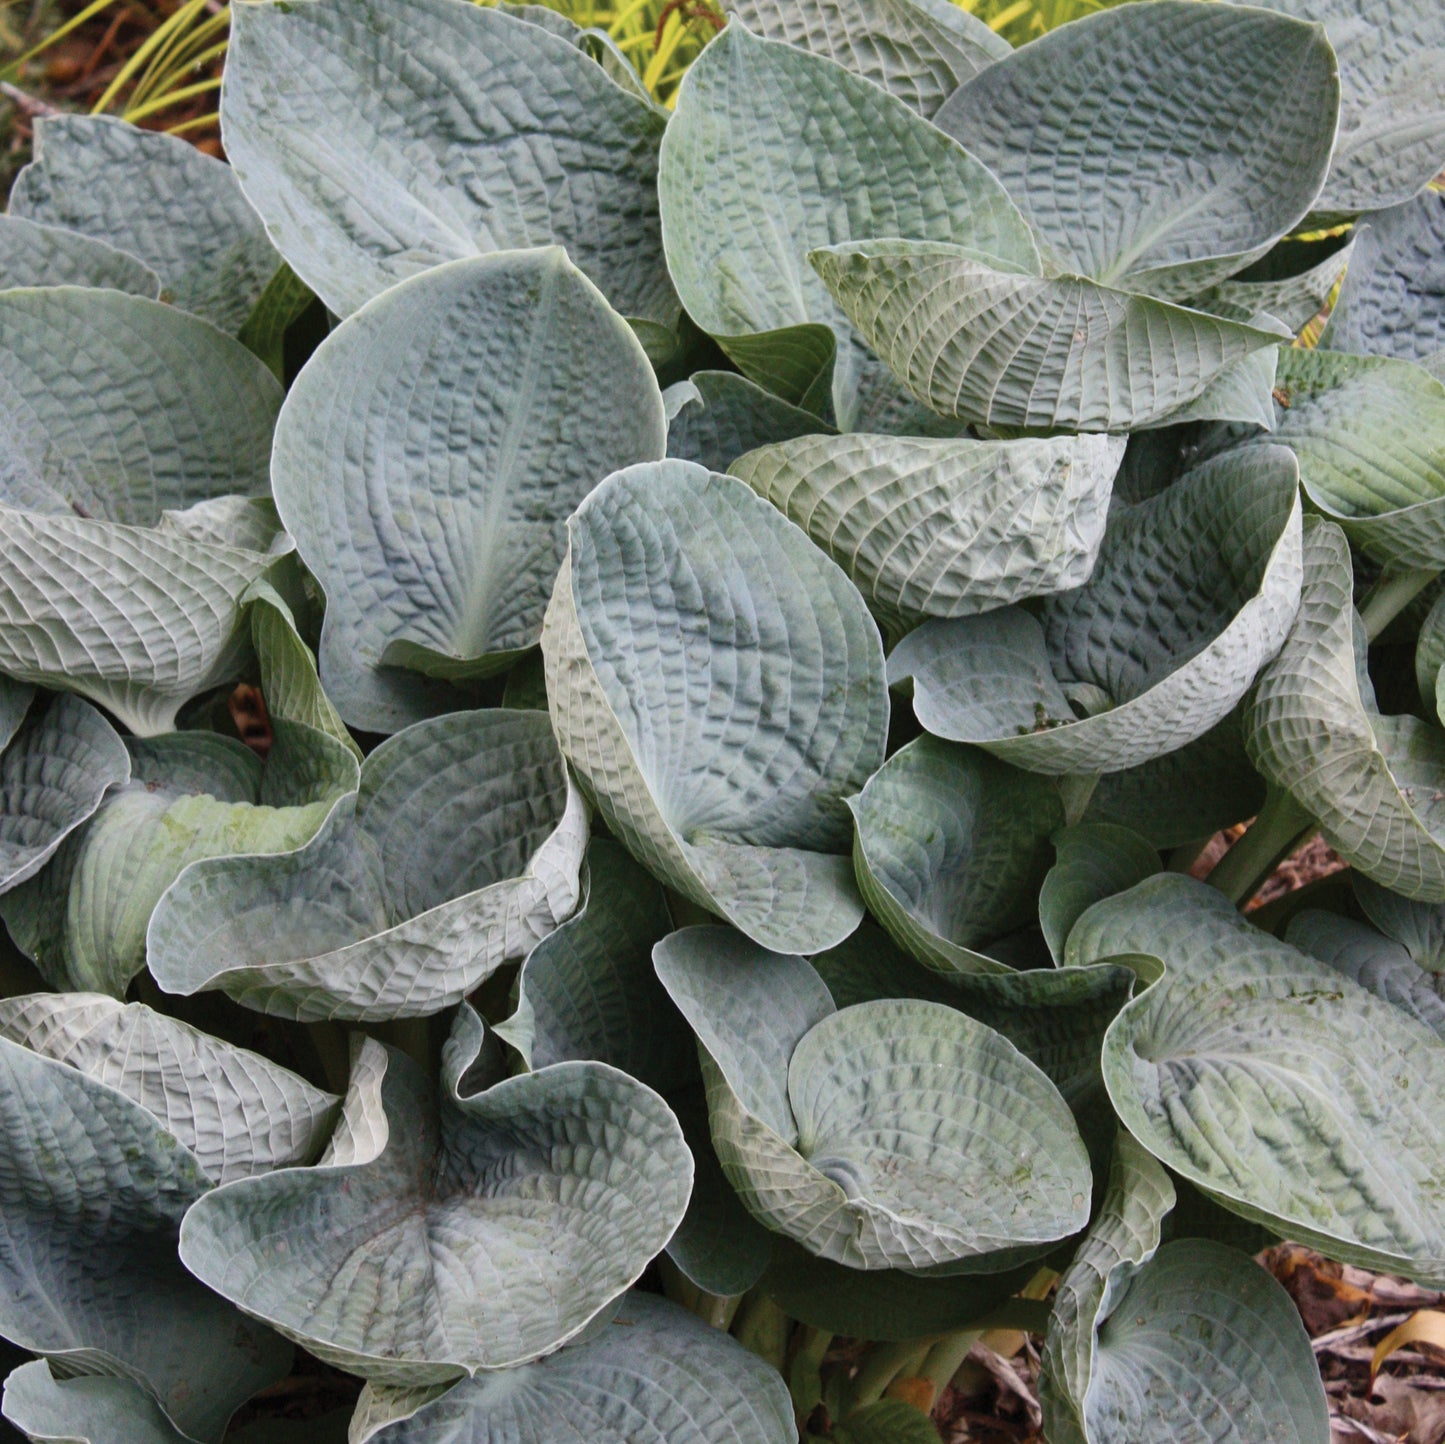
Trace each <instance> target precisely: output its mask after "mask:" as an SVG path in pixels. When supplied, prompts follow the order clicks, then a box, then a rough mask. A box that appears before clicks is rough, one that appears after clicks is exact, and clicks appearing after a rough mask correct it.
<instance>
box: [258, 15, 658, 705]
mask: <svg viewBox="0 0 1445 1444" xmlns="http://www.w3.org/2000/svg"><path fill="white" fill-rule="evenodd" d="M445 3H446V4H447V5H448V6H452V5H455V6H456V8H458V9H464V8H470V7H464V6H463V5H462V4H461V0H445ZM307 8H309V7H307ZM478 13H485V12H478ZM523 28H525V29H534V28H535V27H532V26H524V27H523ZM539 33H540V32H539ZM588 63H589V64H590V63H591V62H588ZM606 83H607V84H608V85H611V83H612V82H611V81H607V82H606ZM599 377H606V378H607V379H606V385H605V386H602V385H599V384H598V378H599ZM665 445H666V423H665V420H664V417H663V408H662V395H661V393H660V392H659V390H658V389H657V383H656V381H655V380H654V378H653V374H652V368H651V366H650V365H649V364H648V361H647V357H646V356H645V355H644V354H643V351H642V347H641V346H640V345H639V344H638V342H637V340H636V338H635V337H634V336H633V335H632V333H631V332H630V330H629V329H628V327H627V325H626V323H625V322H624V321H623V320H622V318H621V317H620V316H619V315H617V313H616V312H615V311H613V310H612V309H611V307H609V306H608V304H607V302H606V301H605V300H604V299H603V298H602V296H601V295H600V294H599V292H598V291H597V288H596V287H595V286H594V285H593V284H592V283H591V282H590V281H589V280H588V279H587V278H586V277H585V276H584V275H583V274H582V273H581V272H580V271H578V270H577V269H576V267H574V266H573V265H572V264H571V263H570V262H569V261H568V259H567V257H566V255H565V254H564V253H563V252H562V251H561V250H558V249H556V248H548V249H541V250H531V251H513V252H505V253H501V254H497V255H492V256H483V257H474V258H472V259H470V260H464V261H457V262H454V263H452V264H450V265H447V266H444V267H438V268H435V269H433V270H431V271H429V272H427V273H426V274H424V275H422V276H418V277H416V278H414V279H412V280H410V281H407V282H404V283H402V284H401V285H399V286H397V287H395V288H393V289H392V290H390V291H388V292H387V293H386V294H385V295H383V296H380V297H378V298H377V300H375V301H374V302H372V303H371V304H370V305H368V306H366V307H365V308H364V309H363V310H362V311H360V312H359V313H358V314H357V315H355V316H353V317H351V318H350V319H349V320H348V321H346V322H345V323H344V324H343V325H342V326H340V327H339V328H338V329H337V330H336V331H335V332H334V333H333V334H332V335H331V336H330V337H329V338H328V339H327V340H326V342H325V343H324V344H323V345H322V346H321V347H320V348H319V349H318V350H317V352H316V354H315V355H314V356H313V357H312V359H311V361H310V363H309V364H308V365H307V366H306V368H305V370H304V371H303V372H302V374H301V376H300V377H299V378H298V379H297V382H296V384H295V385H294V386H293V388H292V390H291V393H290V395H289V396H288V397H287V399H286V405H285V408H284V410H283V411H282V414H281V420H280V423H279V425H278V428H277V433H276V453H275V460H274V463H273V471H272V475H273V481H274V485H275V491H276V501H277V506H278V508H279V510H280V512H281V516H282V518H283V519H284V520H285V522H286V525H287V527H288V529H289V530H290V532H291V534H292V535H293V536H294V537H295V538H296V544H297V547H298V548H299V550H300V552H301V555H302V557H303V558H304V559H305V561H306V563H307V565H308V566H309V567H310V568H311V570H312V571H313V572H314V573H315V575H316V578H317V580H318V581H319V582H320V583H321V586H322V588H323V589H324V590H325V592H326V597H327V609H326V623H325V627H324V630H323V632H322V639H321V674H322V676H323V678H324V679H325V681H326V685H327V688H328V690H329V691H330V692H331V695H332V696H333V698H334V699H335V701H336V704H337V706H338V708H339V709H340V711H341V714H342V716H343V717H345V718H346V720H347V721H348V722H349V723H351V724H352V725H353V726H355V727H360V728H363V729H365V730H368V731H372V732H395V731H397V730H398V729H399V728H401V727H404V726H406V725H407V724H409V723H411V722H415V721H418V720H419V719H421V718H422V717H426V716H428V715H431V714H433V713H436V712H439V711H446V710H448V709H451V708H455V707H457V706H458V705H461V704H462V703H463V702H464V700H465V699H464V697H463V696H462V695H461V694H459V693H458V692H457V691H456V689H455V688H453V687H450V686H448V685H447V683H448V682H449V681H465V680H467V679H469V678H475V677H480V676H486V675H488V674H489V673H493V672H497V671H502V670H504V669H505V668H506V667H508V666H510V665H511V663H512V662H513V661H515V660H516V658H517V656H518V654H519V653H521V652H522V651H524V650H526V649H527V648H528V647H532V646H535V645H536V642H537V639H538V636H539V634H540V632H541V627H542V613H543V610H544V609H545V607H546V604H547V597H548V595H549V593H550V592H551V589H552V582H553V579H554V578H555V577H556V575H557V566H558V563H559V562H560V560H561V557H562V552H563V550H564V548H565V545H566V536H565V529H564V526H563V523H564V521H565V519H566V517H567V515H568V513H569V512H571V511H572V509H573V508H574V507H575V506H577V504H578V503H579V502H580V501H581V500H582V498H583V497H584V496H585V495H586V494H587V493H588V492H589V491H590V490H591V489H592V487H594V486H595V485H596V484H597V483H598V482H599V481H600V480H601V479H602V478H603V477H604V476H606V475H607V474H608V473H609V472H612V471H616V470H618V469H619V468H621V467H624V466H628V465H630V464H632V463H634V462H641V461H653V460H656V459H658V458H660V457H661V456H662V455H663V453H664V449H665Z"/></svg>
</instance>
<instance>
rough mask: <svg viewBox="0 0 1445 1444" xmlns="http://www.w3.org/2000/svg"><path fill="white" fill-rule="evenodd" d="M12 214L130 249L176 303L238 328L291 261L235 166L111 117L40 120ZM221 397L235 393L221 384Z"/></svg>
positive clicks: (226, 328) (218, 394)
mask: <svg viewBox="0 0 1445 1444" xmlns="http://www.w3.org/2000/svg"><path fill="white" fill-rule="evenodd" d="M10 214H11V215H12V216H23V217H26V218H28V219H29V220H32V221H42V222H44V223H45V224H47V225H52V226H63V227H64V228H65V229H66V230H70V231H78V232H80V233H81V234H82V235H86V236H90V237H92V238H93V239H95V240H97V241H104V242H106V243H107V244H108V245H110V246H113V247H115V248H116V249H117V250H120V251H125V252H128V253H129V254H130V255H132V256H134V257H135V258H136V259H137V260H138V261H140V262H141V263H142V264H144V265H145V266H147V267H149V268H150V270H151V271H153V272H154V273H155V274H156V275H157V276H159V277H160V279H161V284H162V285H163V286H164V287H165V294H166V298H167V299H168V300H170V301H172V302H174V303H175V305H177V306H179V307H180V308H181V310H183V311H190V312H191V313H192V314H194V315H197V316H203V317H204V318H205V319H206V320H208V321H211V322H213V323H214V324H215V325H217V326H219V327H220V328H221V329H222V330H223V331H229V332H230V333H231V334H232V335H234V334H235V333H236V332H237V331H239V330H240V329H241V326H242V325H243V323H244V322H245V320H246V318H247V316H249V315H250V313H251V309H252V307H253V306H254V305H255V304H256V302H257V300H258V299H259V298H260V296H261V293H262V291H264V290H265V288H266V284H267V282H268V281H270V279H271V277H272V275H273V274H274V273H275V271H276V268H277V266H278V265H279V264H280V259H281V258H280V257H279V256H278V255H277V254H276V251H275V249H274V248H273V246H272V245H271V242H270V241H269V240H268V239H267V237H266V229H265V227H264V226H263V225H262V224H261V218H260V217H259V216H258V215H257V214H256V213H255V211H253V210H252V209H251V207H250V206H249V205H248V204H247V201H246V198H245V196H243V195H242V194H241V187H240V186H239V185H237V184H236V176H235V174H234V172H233V171H232V170H231V167H230V166H228V165H225V164H223V163H222V162H221V161H218V160H213V159H212V158H211V157H210V156H208V155H203V154H202V153H201V152H200V151H198V150H197V149H196V148H195V146H193V145H191V144H189V143H188V142H187V141H184V140H182V139H180V138H179V137H178V136H173V135H164V134H161V133H160V132H158V131H153V130H142V129H140V128H139V127H138V126H134V125H129V124H127V123H126V122H125V121H123V120H117V119H115V118H114V117H113V116H108V115H55V116H45V117H42V118H41V119H40V120H39V121H37V122H36V127H35V160H34V161H33V163H32V164H30V165H28V166H26V168H25V169H24V170H23V171H21V172H20V174H19V176H17V177H16V180H15V187H14V189H13V190H12V191H11V192H10ZM87 284H95V283H94V282H87ZM106 284H110V283H108V282H107V283H106ZM127 289H129V288H127ZM212 394H213V395H214V396H216V397H219V398H226V397H227V392H226V391H225V389H224V388H223V387H220V386H218V387H217V389H216V390H215V391H214V392H213V393H212Z"/></svg>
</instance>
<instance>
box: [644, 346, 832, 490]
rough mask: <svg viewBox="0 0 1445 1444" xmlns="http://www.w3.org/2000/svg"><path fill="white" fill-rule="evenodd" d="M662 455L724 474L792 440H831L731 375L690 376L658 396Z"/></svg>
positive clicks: (807, 415) (796, 411)
mask: <svg viewBox="0 0 1445 1444" xmlns="http://www.w3.org/2000/svg"><path fill="white" fill-rule="evenodd" d="M663 401H664V402H665V403H666V405H667V454H668V455H669V456H670V457H674V458H675V459H677V460H678V461H695V462H697V464H698V465H699V466H705V467H707V469H708V470H709V471H726V470H727V469H728V468H729V467H730V466H731V465H732V464H733V462H734V461H736V460H737V459H738V457H740V456H741V455H742V454H743V453H744V452H746V451H753V450H755V449H756V448H757V447H759V446H769V445H772V444H773V443H774V442H780V441H790V440H792V438H793V437H795V436H812V437H817V436H819V435H824V434H831V433H832V430H833V428H832V427H831V426H829V425H828V424H827V422H825V421H823V420H821V419H820V418H819V417H817V416H815V415H814V414H813V413H812V412H811V411H804V410H803V409H802V408H801V407H798V406H793V405H790V404H789V403H788V402H786V401H784V400H783V399H782V398H781V397H779V396H774V395H773V394H772V392H771V391H765V390H764V389H763V388H762V387H761V386H759V385H758V383H757V382H756V381H749V380H748V378H747V377H746V376H740V375H739V374H738V373H737V372H736V371H694V372H693V373H692V375H691V376H689V377H688V378H687V380H686V381H679V382H677V383H676V384H675V385H672V386H669V387H668V388H667V390H666V391H665V392H663Z"/></svg>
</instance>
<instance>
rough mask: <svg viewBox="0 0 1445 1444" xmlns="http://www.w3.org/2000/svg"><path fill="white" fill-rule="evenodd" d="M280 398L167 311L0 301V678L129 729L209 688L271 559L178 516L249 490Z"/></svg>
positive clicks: (168, 718)
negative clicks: (74, 699)
mask: <svg viewBox="0 0 1445 1444" xmlns="http://www.w3.org/2000/svg"><path fill="white" fill-rule="evenodd" d="M280 402H281V388H280V386H279V385H278V384H277V382H276V380H275V378H274V377H273V376H272V375H271V374H270V373H269V372H268V371H267V370H266V368H265V367H264V366H263V365H262V364H261V363H260V362H259V361H257V360H256V358H255V357H254V356H252V355H251V354H250V353H249V352H248V351H247V350H246V349H245V348H244V347H243V346H241V345H240V344H239V343H238V342H236V341H233V340H231V338H230V337H228V336H224V335H222V334H221V332H219V331H218V330H216V329H215V327H213V326H210V325H208V324H207V323H206V322H204V321H201V320H198V319H197V318H195V317H194V316H188V315H185V314H183V313H182V312H179V311H177V310H176V309H175V308H173V307H170V306H164V305H161V304H159V303H158V302H155V301H151V300H147V299H145V298H143V297H139V296H131V295H126V294H124V293H122V292H119V291H104V290H86V289H81V288H75V287H57V288H52V289H43V290H18V291H10V292H6V293H0V668H3V669H4V670H5V671H6V672H7V673H9V674H10V675H12V676H14V677H19V678H23V679H25V680H28V681H33V682H39V683H43V684H45V685H48V686H56V687H65V688H68V689H70V690H73V691H77V692H80V693H81V694H83V695H85V696H88V697H90V698H91V699H92V700H93V701H96V702H99V703H100V704H101V705H103V706H105V707H107V708H109V709H110V710H111V711H113V712H114V713H116V715H117V716H119V717H121V718H122V719H123V720H124V721H125V722H126V723H127V724H128V725H129V726H130V727H131V728H132V730H134V731H136V732H137V733H139V734H142V735H145V734H149V733H153V732H160V731H165V730H166V729H168V728H169V727H170V726H171V725H172V722H173V719H174V717H175V714H176V711H177V709H178V708H179V707H180V705H181V703H182V702H184V701H185V700H186V699H187V698H189V697H191V696H194V695H195V694H196V693H197V692H199V691H202V690H204V689H205V688H206V687H207V686H208V685H212V684H214V683H215V682H218V681H222V680H225V678H226V676H227V674H228V673H229V672H232V671H233V670H234V669H235V667H236V665H237V662H238V654H237V650H236V649H237V642H238V639H237V635H236V634H237V628H238V624H239V622H240V615H241V595H242V593H243V592H244V591H245V589H246V587H247V586H249V585H250V583H251V582H252V581H253V580H254V579H255V578H256V577H257V576H259V575H260V574H261V573H262V572H263V571H264V570H265V569H266V568H267V567H268V566H269V565H270V563H271V558H270V557H269V556H268V555H267V554H266V553H267V543H266V542H260V543H257V542H255V541H250V542H240V543H236V544H228V543H227V542H226V541H223V540H219V539H214V538H211V537H202V536H200V535H197V534H195V532H194V530H193V529H192V527H191V525H190V523H189V521H188V514H187V512H186V510H185V509H186V508H195V507H197V506H200V507H201V508H202V509H205V508H207V507H213V506H214V505H216V504H217V502H218V499H219V498H221V497H223V496H226V495H228V494H237V493H239V494H242V495H249V496H260V495H264V493H265V492H266V489H267V485H268V482H267V474H268V467H269V461H270V453H271V432H272V428H273V426H274V424H275V419H276V413H277V410H278V408H279V406H280ZM274 529H275V528H274V527H273V531H274Z"/></svg>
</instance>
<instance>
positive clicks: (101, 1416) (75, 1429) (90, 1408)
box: [3, 1359, 187, 1444]
mask: <svg viewBox="0 0 1445 1444" xmlns="http://www.w3.org/2000/svg"><path fill="white" fill-rule="evenodd" d="M3 1412H4V1415H5V1418H6V1419H8V1420H9V1421H10V1423H12V1424H13V1425H14V1426H15V1427H16V1428H17V1429H19V1430H20V1431H21V1432H22V1433H23V1434H24V1435H25V1437H26V1438H27V1439H31V1440H35V1441H42V1440H43V1441H49V1440H55V1441H57V1444H187V1441H186V1436H185V1435H184V1434H182V1433H180V1432H178V1431H177V1429H176V1427H175V1425H174V1424H172V1423H171V1421H170V1420H169V1419H167V1418H166V1415H165V1411H164V1410H163V1409H162V1408H161V1407H160V1405H159V1404H157V1403H156V1401H155V1400H154V1399H152V1398H151V1396H150V1395H149V1394H147V1393H146V1392H145V1390H144V1389H142V1388H141V1387H140V1385H139V1384H136V1383H134V1382H133V1381H132V1380H130V1379H119V1378H105V1377H104V1376H102V1375H97V1374H82V1375H81V1376H80V1377H79V1378H74V1379H67V1378H59V1379H57V1378H55V1377H54V1376H53V1375H52V1374H51V1372H50V1365H49V1364H48V1363H46V1361H45V1360H44V1359H34V1360H32V1361H31V1362H30V1363H28V1364H21V1365H20V1367H19V1368H18V1369H12V1370H11V1371H10V1373H9V1374H8V1375H6V1378H5V1397H4V1404H3Z"/></svg>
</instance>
